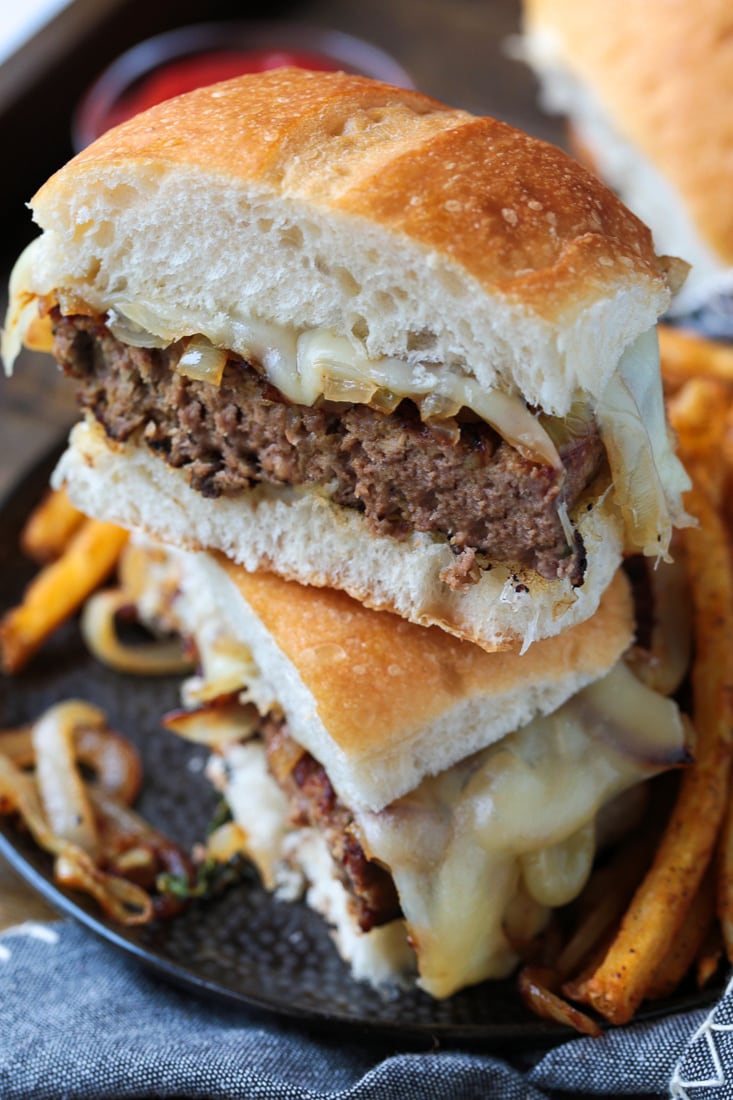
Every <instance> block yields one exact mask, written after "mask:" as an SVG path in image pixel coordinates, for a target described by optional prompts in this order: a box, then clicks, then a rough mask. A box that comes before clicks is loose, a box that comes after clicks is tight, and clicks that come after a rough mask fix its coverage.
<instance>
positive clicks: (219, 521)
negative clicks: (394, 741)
mask: <svg viewBox="0 0 733 1100" xmlns="http://www.w3.org/2000/svg"><path fill="white" fill-rule="evenodd" d="M53 480H54V485H56V486H58V485H61V484H65V485H66V486H67V489H68V492H69V495H70V497H71V499H72V500H73V502H74V503H75V504H76V505H77V507H79V508H80V509H81V510H82V511H84V512H86V513H88V514H89V515H92V516H94V517H96V518H98V519H104V520H109V521H111V522H114V523H119V524H120V525H122V526H123V527H129V528H132V529H136V530H143V531H146V532H147V533H148V534H150V535H151V536H153V537H155V538H157V539H159V540H160V541H162V542H165V543H168V544H171V545H175V546H181V547H185V548H187V549H207V550H220V551H221V552H222V553H224V554H226V555H227V556H228V557H229V558H231V559H232V560H233V561H235V562H237V563H239V564H241V565H243V566H244V567H245V568H246V569H248V570H250V571H255V570H257V569H272V570H273V571H274V572H276V573H279V574H280V575H281V576H284V577H287V578H289V579H292V580H297V581H300V582H301V583H302V584H308V585H315V586H325V587H332V588H338V589H341V590H343V591H345V592H348V593H349V595H351V596H353V597H354V598H355V599H357V600H359V601H360V602H361V603H363V604H365V605H366V606H368V607H371V608H375V609H378V610H386V611H393V612H395V613H396V614H398V615H400V616H401V617H402V618H405V619H408V620H410V621H411V622H414V623H417V624H419V625H422V626H439V627H442V629H443V630H445V631H447V632H448V633H450V634H453V635H455V636H456V637H459V638H462V639H464V640H466V641H471V642H474V643H476V644H477V645H480V646H481V647H482V648H484V649H487V650H489V651H490V650H495V649H506V648H515V647H519V646H521V647H522V648H524V649H526V647H527V646H529V645H530V644H531V643H533V642H535V641H538V640H539V639H541V638H547V637H554V636H556V635H558V634H560V633H562V632H563V631H565V630H567V629H568V627H570V626H573V625H574V624H576V623H579V622H583V621H585V620H586V619H588V618H590V616H591V615H593V614H594V613H595V611H596V609H597V608H598V605H599V602H600V599H601V596H602V594H603V592H604V591H605V590H606V588H607V587H608V585H609V584H610V582H611V579H612V578H613V576H614V573H615V572H616V570H617V568H618V566H619V564H620V562H621V557H622V523H621V520H620V517H619V515H618V513H617V511H616V509H615V507H614V506H613V504H612V503H611V494H607V495H606V497H605V498H602V499H601V500H600V501H598V500H596V499H595V498H593V497H589V498H588V499H586V500H584V501H583V502H581V504H580V506H579V509H578V518H577V530H578V531H579V532H580V534H581V536H582V538H583V541H584V544H585V548H586V552H587V558H588V564H587V571H586V576H585V581H584V583H583V584H582V585H581V586H580V587H578V588H573V586H572V585H571V584H570V581H569V580H567V579H563V580H556V581H547V580H545V579H543V578H542V577H540V576H539V575H538V574H537V573H535V572H534V571H532V570H521V569H512V568H511V567H510V566H507V565H501V564H500V565H495V566H494V567H493V568H491V569H490V570H484V571H482V574H481V579H480V580H479V581H478V582H477V583H476V584H473V585H471V586H470V587H469V588H468V589H467V590H466V591H463V592H456V591H453V590H452V589H451V588H449V587H448V585H447V584H445V583H444V582H443V581H442V580H441V573H442V572H443V571H444V570H445V569H447V568H449V567H450V566H451V565H452V564H453V563H454V562H455V559H454V557H453V554H452V553H451V550H450V548H449V547H448V545H447V544H446V543H443V542H438V541H436V540H435V539H433V538H431V537H430V536H428V535H424V534H413V535H412V536H410V537H409V538H407V539H405V540H397V539H395V538H392V537H389V536H375V535H373V534H372V533H371V532H370V531H369V530H368V528H367V526H366V522H365V520H364V519H363V517H362V516H361V515H360V514H359V513H358V512H356V511H353V510H351V509H346V508H340V507H338V506H336V505H334V504H332V503H331V502H330V501H328V500H326V499H325V497H322V496H320V495H318V494H317V493H315V492H313V491H310V490H302V491H301V490H297V491H296V490H292V489H287V488H283V489H282V490H280V491H276V490H268V491H264V490H263V489H262V488H259V489H257V490H253V491H252V492H251V493H250V494H248V495H239V496H237V497H236V498H234V497H231V498H230V497H218V498H216V499H214V500H212V499H209V498H207V497H204V496H202V495H201V494H200V493H198V492H196V491H195V490H194V489H192V488H191V487H190V486H189V485H188V483H187V481H186V478H185V475H184V474H183V473H182V472H181V471H179V470H176V469H173V468H171V467H170V466H168V465H167V464H166V463H165V462H164V461H163V460H162V459H161V458H159V457H157V456H156V455H154V454H152V453H151V452H150V451H149V450H148V449H147V448H145V447H142V446H138V445H135V444H125V445H122V444H112V443H110V442H109V441H108V440H107V438H106V436H105V435H104V432H103V431H102V429H101V428H100V427H98V426H97V425H95V424H93V423H92V422H91V421H86V422H82V423H80V424H78V425H77V426H76V427H75V428H74V429H73V431H72V434H71V438H70V444H69V448H68V450H67V451H66V453H65V454H64V455H63V456H62V458H61V461H60V463H59V465H58V467H57V470H56V472H55V474H54V479H53Z"/></svg>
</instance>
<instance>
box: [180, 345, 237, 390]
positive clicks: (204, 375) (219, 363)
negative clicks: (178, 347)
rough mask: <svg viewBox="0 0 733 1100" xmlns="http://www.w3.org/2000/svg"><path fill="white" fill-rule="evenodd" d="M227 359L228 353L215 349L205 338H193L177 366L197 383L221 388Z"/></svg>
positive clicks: (183, 373) (185, 375)
mask: <svg viewBox="0 0 733 1100" xmlns="http://www.w3.org/2000/svg"><path fill="white" fill-rule="evenodd" d="M227 359H228V355H227V353H226V351H224V350H223V349H222V348H215V347H214V345H213V344H212V343H210V342H209V341H208V340H207V339H206V337H205V336H192V337H191V339H190V340H189V341H188V343H187V345H186V350H185V351H184V353H183V355H182V356H181V358H180V359H179V360H178V362H177V364H176V370H177V371H178V373H179V374H182V375H184V377H186V378H192V379H193V380H194V381H195V382H206V383H208V384H209V385H210V386H220V385H221V379H222V376H223V374H224V368H225V366H226V365H227Z"/></svg>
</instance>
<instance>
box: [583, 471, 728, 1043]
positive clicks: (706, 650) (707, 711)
mask: <svg viewBox="0 0 733 1100" xmlns="http://www.w3.org/2000/svg"><path fill="white" fill-rule="evenodd" d="M687 506H688V508H689V510H690V511H691V513H692V514H693V515H694V516H696V517H697V519H698V520H699V526H698V527H693V528H688V529H686V530H685V532H684V534H685V544H686V547H687V555H688V566H689V571H690V578H691V582H692V589H693V605H694V619H695V643H696V657H695V664H694V668H693V673H692V687H693V696H694V722H695V728H696V731H697V743H696V746H695V763H694V764H693V765H692V766H691V767H690V768H688V769H687V770H686V771H685V772H684V774H683V776H682V780H681V783H680V789H679V794H678V796H677V800H676V803H675V805H674V807H673V810H672V813H671V816H670V819H669V821H668V823H667V826H666V828H665V830H664V833H663V834H662V838H661V840H660V844H659V847H658V848H657V851H656V854H655V857H654V860H653V862H652V866H651V868H650V869H649V871H648V873H647V875H646V876H645V878H644V879H643V881H642V883H641V885H640V886H639V888H638V889H637V891H636V893H635V894H634V897H633V899H632V901H631V904H630V906H629V908H628V910H627V912H626V914H625V916H624V918H623V920H622V922H621V926H620V928H619V931H618V934H617V935H616V938H615V939H614V941H613V943H612V945H611V948H610V949H609V951H608V953H607V954H606V957H605V959H604V961H603V963H602V964H601V966H600V967H599V968H598V969H597V970H596V972H595V973H594V974H593V975H592V977H590V978H589V979H588V980H587V981H586V982H584V983H583V984H582V988H581V990H579V994H580V997H579V999H580V1000H582V1001H584V1002H586V1003H588V1004H590V1005H592V1006H593V1007H594V1008H595V1009H596V1010H597V1011H598V1012H599V1013H600V1014H601V1015H602V1016H604V1017H606V1018H607V1019H608V1020H610V1021H611V1022H612V1023H615V1024H623V1023H626V1022H628V1020H630V1019H631V1017H632V1016H633V1014H634V1012H635V1011H636V1009H637V1008H638V1007H639V1005H640V1004H641V1002H642V1000H643V999H644V997H645V996H646V993H647V991H648V989H649V988H650V985H651V982H652V980H653V978H654V975H655V973H656V971H657V969H658V967H659V965H660V963H661V961H662V960H663V959H664V957H665V956H666V955H667V953H668V952H669V950H670V948H671V946H672V943H673V941H674V939H675V937H676V936H677V935H678V933H679V931H680V929H681V927H682V925H683V923H684V921H685V918H686V916H687V913H688V911H689V907H690V904H691V902H692V899H693V897H694V895H695V892H696V891H697V889H698V886H699V884H700V881H701V880H702V877H703V875H704V874H705V871H706V868H707V866H708V864H709V863H710V859H711V856H712V853H713V849H714V847H715V843H716V840H717V836H718V831H719V828H720V824H721V821H722V819H723V814H724V812H725V807H726V802H727V798H728V776H729V772H730V760H731V735H732V730H733V704H732V693H731V685H732V684H733V669H732V657H731V654H732V653H733V650H732V649H731V645H730V639H731V638H732V637H733V611H732V608H733V591H732V587H731V570H730V559H729V548H728V544H727V540H726V535H725V531H724V529H723V526H722V523H721V520H720V517H719V515H718V513H717V512H716V510H715V508H714V506H713V505H712V503H711V501H710V499H709V498H708V496H707V495H706V493H705V491H704V490H703V489H701V488H700V486H699V484H695V485H694V487H693V489H692V491H691V493H690V494H689V496H688V500H687Z"/></svg>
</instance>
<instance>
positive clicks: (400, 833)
mask: <svg viewBox="0 0 733 1100" xmlns="http://www.w3.org/2000/svg"><path fill="white" fill-rule="evenodd" d="M664 568H667V567H666V566H665V567H664ZM123 577H124V580H125V584H126V586H127V591H128V594H129V595H130V596H131V597H132V598H133V600H134V602H135V603H136V604H137V605H138V607H139V608H141V609H143V613H144V614H145V615H146V616H147V617H148V619H149V620H153V621H154V620H155V619H156V618H158V619H162V620H164V621H165V622H166V623H167V624H168V625H169V626H170V625H173V626H174V627H175V628H176V629H177V630H178V631H179V632H180V633H181V634H183V635H184V636H185V637H187V638H188V639H192V640H193V641H194V642H195V646H196V649H197V651H198V654H199V659H200V675H198V676H197V677H196V678H194V679H192V680H191V681H189V682H188V684H187V685H186V689H185V694H186V699H187V701H188V704H189V708H190V709H188V710H185V711H182V712H180V713H177V714H174V715H172V716H169V719H168V724H169V725H170V726H171V728H173V729H177V730H178V732H181V733H184V734H186V735H187V736H193V737H194V738H196V736H197V735H196V733H195V729H196V728H199V729H203V730H205V731H206V740H207V741H208V742H209V743H212V742H214V743H216V742H217V739H219V743H218V751H217V752H216V753H215V755H214V756H213V757H212V760H211V764H210V766H209V769H208V770H209V774H210V776H211V778H212V779H213V781H214V782H215V783H216V784H217V785H218V786H219V787H220V788H221V789H222V791H223V792H224V794H225V796H226V799H227V801H228V802H229V805H230V808H231V810H232V812H233V814H234V818H235V821H236V823H237V825H238V826H239V829H240V830H241V843H242V848H243V850H244V851H245V852H246V853H247V855H248V856H250V857H251V859H252V860H253V861H254V862H255V863H256V865H257V867H258V868H259V870H260V873H261V877H262V879H263V882H264V883H265V885H266V886H267V887H269V888H270V889H272V890H275V891H277V892H278V894H280V895H281V896H282V895H285V896H287V897H290V898H292V897H293V896H294V894H295V893H296V892H297V890H298V888H299V887H300V885H301V883H304V884H305V888H306V891H307V898H308V901H309V903H310V904H311V905H312V906H313V907H314V908H315V909H317V910H320V911H322V912H323V913H324V915H325V916H326V918H327V920H328V922H329V923H330V924H331V925H333V926H334V927H335V931H336V939H337V943H338V945H339V948H340V950H341V951H342V953H343V955H344V956H345V957H346V958H347V959H348V960H349V961H350V962H351V965H352V967H353V970H354V973H355V975H356V976H357V977H360V978H364V979H367V980H370V981H372V982H374V983H377V984H380V983H382V982H394V981H401V980H402V979H408V978H409V977H410V976H414V975H415V973H416V974H417V977H418V981H419V984H420V985H421V987H422V988H423V989H425V990H426V991H427V992H428V993H430V994H432V995H433V996H435V997H446V996H448V995H450V994H451V993H453V992H455V991H456V990H458V989H460V988H462V987H463V986H466V985H470V984H473V983H475V982H478V981H481V980H483V979H485V978H498V977H503V976H506V975H507V974H508V973H509V972H510V971H511V969H512V968H513V967H514V965H515V964H516V961H517V954H516V947H517V945H518V944H523V945H525V946H526V944H527V943H528V942H529V941H531V940H532V939H533V937H534V936H536V935H537V934H538V932H539V931H540V930H541V929H542V928H543V927H544V925H545V923H546V921H547V920H548V917H549V915H550V910H551V909H552V908H553V907H556V906H558V905H562V904H565V903H566V902H568V901H569V900H571V899H572V898H573V897H575V895H576V894H577V893H579V891H580V890H581V888H582V886H583V885H584V883H585V881H586V878H587V876H588V874H589V872H590V868H591V864H592V862H593V859H594V855H595V852H596V848H597V846H598V844H602V843H603V837H604V834H606V838H607V830H608V828H609V827H610V817H609V811H610V808H611V807H612V806H615V815H614V816H615V817H616V818H617V819H619V818H622V819H623V818H625V819H627V825H626V827H627V828H628V825H629V822H633V821H634V816H633V814H631V813H630V805H629V802H628V799H629V797H630V795H629V793H628V792H630V791H631V790H632V789H633V790H634V791H636V793H637V794H641V792H642V787H641V786H640V785H641V784H643V781H644V780H645V779H647V778H648V777H649V776H651V775H652V774H654V773H655V772H657V771H659V770H662V769H663V768H665V767H668V766H669V765H670V764H671V763H673V762H679V760H680V759H681V756H682V754H683V749H684V735H683V728H682V724H681V719H680V715H679V713H678V710H677V707H676V704H675V703H673V702H672V701H671V700H670V699H668V698H665V697H664V696H662V695H659V694H657V693H656V692H655V691H652V690H651V689H650V688H648V687H645V686H644V685H643V684H642V683H641V681H640V680H638V679H637V678H636V676H635V674H634V672H633V671H631V669H630V668H629V667H628V666H627V665H626V663H625V662H624V659H623V655H624V652H625V650H626V649H627V647H628V646H629V644H630V642H631V640H632V636H633V629H634V623H633V613H632V601H631V596H630V592H629V586H628V583H627V582H626V579H625V576H624V575H623V573H619V574H618V575H617V576H616V578H615V579H614V581H613V582H612V584H611V586H610V588H609V589H608V591H607V592H606V593H605V594H604V596H603V598H602V600H601V604H600V608H599V610H598V612H597V613H596V615H595V616H594V617H593V618H591V619H590V620H587V621H586V622H584V623H582V624H579V625H578V626H576V627H574V628H572V629H571V630H568V631H566V632H565V633H564V634H563V635H562V637H561V638H559V639H546V640H545V641H542V642H538V643H537V644H536V645H534V646H532V647H531V648H530V650H529V651H528V652H527V653H526V654H524V655H521V656H520V655H519V654H517V653H511V652H500V653H486V652H485V651H484V650H482V649H480V648H479V647H477V646H474V645H471V644H470V643H467V642H461V641H457V640H456V639H454V638H452V637H450V636H449V635H448V634H446V633H445V632H444V631H442V630H439V629H437V628H435V627H433V628H425V627H419V626H415V625H413V624H411V623H407V622H405V621H404V620H401V619H399V618H397V617H396V616H394V615H391V614H388V613H386V612H375V611H371V610H369V609H367V608H365V607H363V605H361V604H359V603H357V602H355V601H354V600H352V599H351V598H350V597H348V596H346V595H345V594H344V593H341V592H336V591H333V590H329V589H325V588H324V589H313V588H311V589H307V588H305V587H303V586H300V585H298V584H295V583H293V582H290V581H284V580H282V579H280V578H278V577H276V576H274V575H271V574H264V573H261V574H253V573H248V572H246V571H245V570H243V569H242V568H241V566H236V565H233V564H232V563H231V562H228V561H227V560H226V559H225V558H223V557H222V556H220V555H219V556H214V555H211V554H203V553H198V554H190V553H189V554H186V553H181V552H180V551H179V552H176V551H170V550H164V549H163V548H160V547H150V546H143V547H140V546H135V547H134V548H133V549H132V550H131V551H129V552H128V555H127V558H126V561H125V564H124V568H123ZM237 696H238V698H239V700H240V703H239V704H238V705H239V706H240V714H239V717H237V716H236V714H235V713H233V711H232V709H231V708H232V700H233V699H234V698H236V697H237ZM242 703H246V704H247V705H248V707H249V709H250V711H251V712H252V714H251V715H247V714H245V713H244V712H243V711H242V710H241V704H242ZM227 708H228V710H227ZM224 713H228V721H227V722H224V721H222V720H221V715H222V714H224ZM217 715H219V718H217ZM622 796H623V797H625V798H626V799H627V801H626V803H625V805H624V809H623V811H622V809H621V806H620V805H619V802H618V799H619V798H621V797H622ZM637 808H638V807H637Z"/></svg>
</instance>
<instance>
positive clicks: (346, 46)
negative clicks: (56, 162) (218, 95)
mask: <svg viewBox="0 0 733 1100" xmlns="http://www.w3.org/2000/svg"><path fill="white" fill-rule="evenodd" d="M284 65H293V66H296V67H297V68H302V69H314V70H321V71H336V70H339V69H344V70H346V71H347V72H355V73H361V74H362V75H364V76H372V77H374V78H375V79H378V80H384V81H385V82H386V83H389V84H398V85H400V86H402V87H407V88H411V87H414V85H413V83H412V81H411V80H410V77H409V76H408V74H407V73H406V72H405V71H404V69H402V67H401V66H400V65H399V64H398V62H396V61H395V60H394V59H393V58H392V57H390V56H389V54H386V53H385V52H384V51H383V50H381V49H379V48H378V47H377V46H374V45H372V44H371V43H369V42H365V41H363V40H362V39H359V38H354V37H353V36H352V35H348V34H343V33H341V32H340V31H330V30H320V29H318V28H315V27H307V26H296V25H293V24H287V23H282V24H281V23H273V24H261V23H248V22H241V23H207V24H203V25H201V26H197V27H196V26H194V27H182V28H180V29H178V30H175V31H169V32H168V33H166V34H161V35H158V36H157V37H155V38H150V39H148V40H147V41H145V42H141V43H140V44H139V45H137V46H134V47H133V48H132V49H131V50H128V51H127V52H126V53H124V54H122V56H121V57H119V58H117V60H116V61H114V62H113V63H112V64H111V65H110V66H109V68H108V69H106V70H105V72H103V73H102V75H101V76H100V77H99V78H98V79H97V80H96V81H95V83H94V84H93V85H92V87H91V88H90V89H89V91H88V92H87V94H86V95H85V96H84V98H83V100H82V102H81V103H80V105H79V108H78V110H77V112H76V114H75V116H74V119H73V125H72V138H73V142H74V147H75V149H76V150H77V151H78V150H80V149H83V148H84V147H85V146H86V145H88V144H89V143H90V142H92V141H94V139H95V138H97V137H99V135H100V134H102V133H104V131H105V130H108V129H110V127H112V126H116V125H117V124H118V123H120V122H124V121H125V120H126V119H128V118H131V117H132V116H133V115H135V114H138V113H139V112H140V111H144V110H146V109H147V108H148V107H153V106H154V105H155V104H156V103H161V102H162V101H163V100H166V99H171V98H172V97H173V96H176V95H181V94H183V93H184V92H189V91H193V89H194V88H200V87H203V86H204V85H206V84H214V83H216V82H217V81H220V80H228V79H229V78H230V77H234V76H240V75H242V74H243V73H256V72H264V71H265V70H267V69H276V68H280V67H281V66H284Z"/></svg>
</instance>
